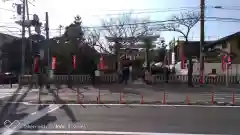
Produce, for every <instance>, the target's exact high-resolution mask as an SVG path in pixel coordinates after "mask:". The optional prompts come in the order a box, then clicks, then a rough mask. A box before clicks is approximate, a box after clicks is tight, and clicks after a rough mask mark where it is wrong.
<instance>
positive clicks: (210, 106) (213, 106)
mask: <svg viewBox="0 0 240 135" xmlns="http://www.w3.org/2000/svg"><path fill="white" fill-rule="evenodd" d="M13 103H17V102H13ZM18 103H21V104H24V105H27V106H36V105H68V106H133V107H134V106H135V107H199V108H200V107H201V108H240V106H218V105H160V104H158V105H154V104H33V103H29V102H18ZM229 103H230V102H229Z"/></svg>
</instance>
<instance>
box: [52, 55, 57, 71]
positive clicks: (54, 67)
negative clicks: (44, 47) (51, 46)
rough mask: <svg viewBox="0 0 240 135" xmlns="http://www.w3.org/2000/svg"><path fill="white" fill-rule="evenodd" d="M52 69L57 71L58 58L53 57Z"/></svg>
mask: <svg viewBox="0 0 240 135" xmlns="http://www.w3.org/2000/svg"><path fill="white" fill-rule="evenodd" d="M52 69H53V70H54V69H56V57H54V56H53V57H52Z"/></svg>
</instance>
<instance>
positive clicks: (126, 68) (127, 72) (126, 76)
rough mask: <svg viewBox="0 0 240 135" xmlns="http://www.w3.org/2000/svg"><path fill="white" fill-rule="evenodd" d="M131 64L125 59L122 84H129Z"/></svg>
mask: <svg viewBox="0 0 240 135" xmlns="http://www.w3.org/2000/svg"><path fill="white" fill-rule="evenodd" d="M129 67H130V64H129V59H127V58H125V59H124V60H123V64H122V83H123V82H124V83H125V84H128V80H129V75H130V69H129Z"/></svg>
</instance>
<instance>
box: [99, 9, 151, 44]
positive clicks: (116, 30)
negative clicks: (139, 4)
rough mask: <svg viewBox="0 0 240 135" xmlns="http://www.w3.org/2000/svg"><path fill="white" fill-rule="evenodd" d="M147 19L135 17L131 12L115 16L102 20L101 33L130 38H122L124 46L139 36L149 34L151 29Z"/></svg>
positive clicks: (135, 40) (136, 40)
mask: <svg viewBox="0 0 240 135" xmlns="http://www.w3.org/2000/svg"><path fill="white" fill-rule="evenodd" d="M148 22H149V20H148V19H143V18H137V17H134V16H132V14H131V13H126V14H123V15H121V16H118V17H115V18H113V17H112V18H109V19H107V20H103V21H102V26H103V34H104V35H105V36H109V37H116V38H131V37H133V38H131V40H130V41H126V40H123V41H121V44H122V45H123V46H125V47H127V46H129V45H132V44H135V43H136V42H138V38H137V37H139V36H145V35H151V34H153V31H152V29H151V27H150V26H149V25H148Z"/></svg>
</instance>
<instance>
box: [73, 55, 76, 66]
mask: <svg viewBox="0 0 240 135" xmlns="http://www.w3.org/2000/svg"><path fill="white" fill-rule="evenodd" d="M72 59H73V68H74V69H76V55H73V56H72Z"/></svg>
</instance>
